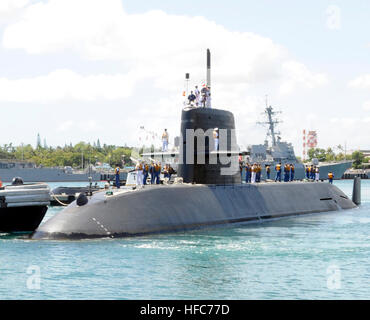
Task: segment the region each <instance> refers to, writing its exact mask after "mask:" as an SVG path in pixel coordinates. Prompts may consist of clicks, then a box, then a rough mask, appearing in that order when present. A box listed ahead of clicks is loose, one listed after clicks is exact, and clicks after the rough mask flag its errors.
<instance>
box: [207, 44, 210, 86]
mask: <svg viewBox="0 0 370 320" xmlns="http://www.w3.org/2000/svg"><path fill="white" fill-rule="evenodd" d="M207 86H208V88H210V87H211V51H210V50H209V49H207Z"/></svg>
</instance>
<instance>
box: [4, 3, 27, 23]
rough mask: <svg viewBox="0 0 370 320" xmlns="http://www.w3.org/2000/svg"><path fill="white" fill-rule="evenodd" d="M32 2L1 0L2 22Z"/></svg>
mask: <svg viewBox="0 0 370 320" xmlns="http://www.w3.org/2000/svg"><path fill="white" fill-rule="evenodd" d="M29 3H30V0H1V1H0V22H1V21H2V20H3V21H4V20H5V21H7V20H9V19H10V18H12V17H14V16H15V15H17V14H19V13H20V11H21V10H22V9H23V8H25V7H26V6H27V5H28V4H29Z"/></svg>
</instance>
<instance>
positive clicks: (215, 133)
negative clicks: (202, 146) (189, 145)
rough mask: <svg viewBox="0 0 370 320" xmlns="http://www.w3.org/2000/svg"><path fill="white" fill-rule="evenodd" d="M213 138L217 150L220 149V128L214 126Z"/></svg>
mask: <svg viewBox="0 0 370 320" xmlns="http://www.w3.org/2000/svg"><path fill="white" fill-rule="evenodd" d="M213 139H214V142H215V151H218V149H219V145H218V141H219V137H218V128H214V129H213Z"/></svg>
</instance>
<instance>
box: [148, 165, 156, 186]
mask: <svg viewBox="0 0 370 320" xmlns="http://www.w3.org/2000/svg"><path fill="white" fill-rule="evenodd" d="M149 173H150V184H154V180H155V166H154V162H153V161H152V162H151V163H150V167H149Z"/></svg>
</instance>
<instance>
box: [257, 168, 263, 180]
mask: <svg viewBox="0 0 370 320" xmlns="http://www.w3.org/2000/svg"><path fill="white" fill-rule="evenodd" d="M261 173H262V168H261V165H260V164H257V172H256V182H261Z"/></svg>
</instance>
